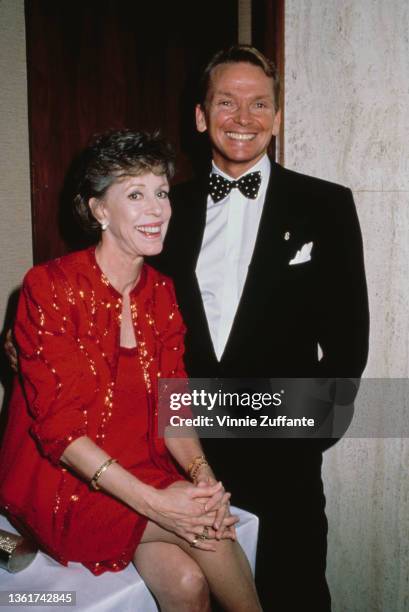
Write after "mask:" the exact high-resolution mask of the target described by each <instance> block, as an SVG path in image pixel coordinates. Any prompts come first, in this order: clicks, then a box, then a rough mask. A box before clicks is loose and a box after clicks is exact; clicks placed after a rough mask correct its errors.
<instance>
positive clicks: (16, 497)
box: [0, 248, 185, 556]
mask: <svg viewBox="0 0 409 612" xmlns="http://www.w3.org/2000/svg"><path fill="white" fill-rule="evenodd" d="M130 300H131V312H132V318H133V323H134V328H135V336H136V339H137V343H138V357H139V361H140V363H141V366H142V371H143V375H144V380H145V384H146V392H147V396H148V400H149V406H150V415H149V418H150V427H149V445H150V453H151V458H152V460H153V462H154V463H155V464H156V465H158V466H160V467H162V468H163V469H165V470H169V471H171V472H173V473H174V471H175V468H174V467H173V464H172V461H171V459H170V456H169V454H168V453H167V451H166V447H165V444H164V441H163V440H162V439H159V438H158V437H157V435H156V427H157V425H156V414H157V411H156V405H157V380H158V378H159V377H164V378H173V377H184V376H185V373H184V367H183V351H184V349H183V338H184V332H185V328H184V325H183V322H182V319H181V316H180V314H179V310H178V306H177V304H176V300H175V295H174V290H173V284H172V281H171V280H170V279H169V278H167V277H165V276H163V275H162V274H160V273H159V272H156V271H155V270H154V269H153V268H151V267H150V266H147V265H146V264H144V266H143V268H142V273H141V278H140V280H139V282H138V284H137V286H136V287H135V288H134V290H133V291H132V292H131V294H130ZM121 309H122V299H121V295H120V294H119V293H118V292H117V291H116V290H115V289H114V288H113V287H112V286H111V285H110V283H109V281H108V280H107V279H106V277H105V276H104V275H103V273H102V271H101V270H100V268H99V267H98V265H97V263H96V260H95V249H94V248H90V249H87V250H85V251H80V252H77V253H73V254H71V255H67V256H65V257H62V258H59V259H56V260H53V261H51V262H49V263H46V264H43V265H40V266H36V267H34V268H32V269H31V270H30V271H29V272H28V273H27V275H26V277H25V279H24V282H23V288H22V292H21V296H20V301H19V307H18V314H17V319H16V325H15V337H16V341H17V344H18V348H19V359H20V373H21V377H20V378H21V382H20V381H18V380H16V384H15V387H14V391H13V395H12V399H11V404H10V407H9V409H10V416H9V422H8V426H7V431H6V435H5V439H4V443H3V447H2V449H1V453H0V483H1V484H0V505H1V506H2V507H3V508H6V510H7V511H8V512H9V514H10V515H11V516H12V517H14V518H15V519H17V522H18V521H19V520H20V519H21V520H22V521H23V524H24V525H25V526H26V527H27V526H28V530H30V528H31V529H32V530H33V531H34V530H37V531H36V537H37V539H40V541H42V543H43V547H44V548H46V549H47V542H49V541H52V540H53V538H55V537H56V534H58V530H59V529H60V530H62V529H63V527H64V522H65V521H66V520H67V517H69V512H70V504H72V502H73V499H74V501H75V493H76V491H77V488H78V481H79V478H78V477H77V476H75V475H72V474H71V473H70V472H69V471H68V470H67V469H66V468H64V467H63V465H62V464H61V463H60V461H59V459H60V457H61V455H62V453H63V452H64V449H65V448H66V446H67V445H68V444H70V443H71V442H72V441H73V440H74V439H76V438H77V437H79V436H83V435H87V436H89V437H90V438H91V439H92V440H94V441H95V442H96V443H97V444H98V445H99V446H100V447H102V448H104V444H105V428H106V426H107V423H109V420H110V417H111V415H112V411H114V410H115V396H114V388H115V378H116V368H117V363H118V354H119V343H120V316H121V315H120V313H121ZM24 396H25V397H26V401H25V400H24ZM81 484H82V483H81ZM50 507H51V508H53V525H52V526H49V527H47V525H46V521H44V525H42V524H41V517H42V512H43V511H44V512H47V511H49V510H48V509H49V508H50ZM38 529H40V531H38ZM41 529H42V530H43V531H44V530H46V531H48V529H52V534H51V533H46V532H44V534H43V536H42V534H41ZM54 556H55V554H54Z"/></svg>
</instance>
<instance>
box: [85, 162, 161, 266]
mask: <svg viewBox="0 0 409 612" xmlns="http://www.w3.org/2000/svg"><path fill="white" fill-rule="evenodd" d="M90 206H91V209H92V211H93V214H94V215H95V217H96V218H97V219H98V221H99V222H100V223H108V227H107V229H106V230H105V231H103V232H102V244H104V242H111V243H112V241H114V243H115V244H116V246H117V247H119V248H120V249H121V250H122V251H123V252H125V253H127V254H128V255H130V256H132V257H137V256H141V257H145V256H149V255H157V254H158V253H160V252H161V250H162V248H163V241H164V238H165V234H166V231H167V228H168V223H169V219H170V215H171V209H170V203H169V183H168V180H167V178H166V176H165V175H159V176H157V175H156V174H153V172H147V173H146V174H141V175H139V176H125V177H121V178H119V179H118V180H117V181H116V182H115V183H113V184H112V185H111V186H110V187H109V188H108V190H107V191H106V193H105V196H104V197H103V198H102V199H101V200H97V199H96V198H91V200H90Z"/></svg>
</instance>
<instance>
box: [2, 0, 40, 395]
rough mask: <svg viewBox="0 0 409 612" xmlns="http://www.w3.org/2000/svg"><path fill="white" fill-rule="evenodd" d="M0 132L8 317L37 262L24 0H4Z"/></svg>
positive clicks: (4, 304)
mask: <svg viewBox="0 0 409 612" xmlns="http://www.w3.org/2000/svg"><path fill="white" fill-rule="evenodd" d="M0 134H1V145H0V219H1V223H0V244H1V265H0V319H1V322H2V323H3V320H4V315H5V311H6V307H7V302H8V298H9V296H10V294H11V292H12V291H13V289H15V288H16V287H17V286H18V285H19V283H20V281H21V278H22V276H23V275H24V272H25V271H26V270H27V269H28V268H29V267H30V266H31V265H32V247H31V205H30V170H29V151H28V125H27V79H26V48H25V26H24V1H23V0H1V1H0ZM2 392H3V390H2V389H1V388H0V394H2ZM0 401H1V398H0Z"/></svg>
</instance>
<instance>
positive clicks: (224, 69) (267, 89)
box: [196, 62, 280, 178]
mask: <svg viewBox="0 0 409 612" xmlns="http://www.w3.org/2000/svg"><path fill="white" fill-rule="evenodd" d="M196 127H197V129H198V130H199V132H205V131H206V130H208V133H209V138H210V142H211V146H212V152H213V159H214V162H215V163H216V165H217V166H218V167H219V168H220V169H221V170H223V171H224V172H226V174H229V175H230V176H232V177H233V178H235V177H238V176H240V175H241V174H243V173H244V172H246V171H247V170H248V169H249V168H251V167H252V166H254V164H255V163H257V161H258V160H259V159H260V158H261V157H262V156H263V155H264V153H265V152H266V151H267V148H268V145H269V143H270V140H271V138H272V136H276V135H277V134H278V132H279V129H280V112H276V110H275V106H274V91H273V79H272V78H270V77H268V76H267V75H266V74H264V72H263V70H262V69H261V68H260V67H259V66H254V65H253V64H249V63H245V62H239V63H235V64H220V65H219V66H216V68H214V69H213V71H212V74H211V79H210V85H209V90H208V93H207V98H206V102H205V106H204V108H203V107H202V106H201V105H197V107H196Z"/></svg>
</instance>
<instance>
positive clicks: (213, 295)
mask: <svg viewBox="0 0 409 612" xmlns="http://www.w3.org/2000/svg"><path fill="white" fill-rule="evenodd" d="M257 170H260V172H261V184H260V189H259V192H258V196H257V198H256V199H255V200H251V199H248V198H246V196H244V195H243V194H242V193H241V192H240V191H239V190H238V189H237V188H233V189H232V190H231V192H230V193H229V195H227V196H226V197H225V198H224V199H223V200H220V201H219V202H217V203H214V202H213V200H212V198H211V196H210V195H209V196H208V198H207V213H206V227H205V231H204V235H203V242H202V247H201V250H200V255H199V259H198V261H197V266H196V276H197V279H198V282H199V287H200V291H201V294H202V299H203V304H204V308H205V312H206V317H207V322H208V325H209V329H210V335H211V338H212V341H213V346H214V350H215V353H216V356H217V358H218V359H219V361H220V359H221V357H222V355H223V351H224V349H225V346H226V343H227V340H228V337H229V334H230V330H231V328H232V325H233V321H234V317H235V315H236V311H237V308H238V305H239V301H240V298H241V294H242V292H243V287H244V283H245V281H246V277H247V270H248V267H249V264H250V261H251V258H252V255H253V251H254V245H255V242H256V237H257V232H258V227H259V224H260V217H261V213H262V211H263V205H264V200H265V197H266V191H267V185H268V181H269V178H270V170H271V166H270V161H269V159H268V157H267V155H264V156H263V157H262V158H261V159H260V160H259V161H258V162H257V164H255V165H254V166H253V167H252V168H250V169H248V170H247V171H246V172H245V173H244V174H249V173H250V172H256V171H257ZM212 171H213V172H215V173H217V174H220V175H221V176H223V177H225V178H226V179H228V180H230V181H231V180H238V179H239V178H241V177H237V178H236V179H233V177H231V176H228V175H227V174H225V173H224V172H222V170H220V169H219V168H218V167H217V166H216V164H215V163H214V162H213V164H212ZM244 174H243V175H242V176H244Z"/></svg>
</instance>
